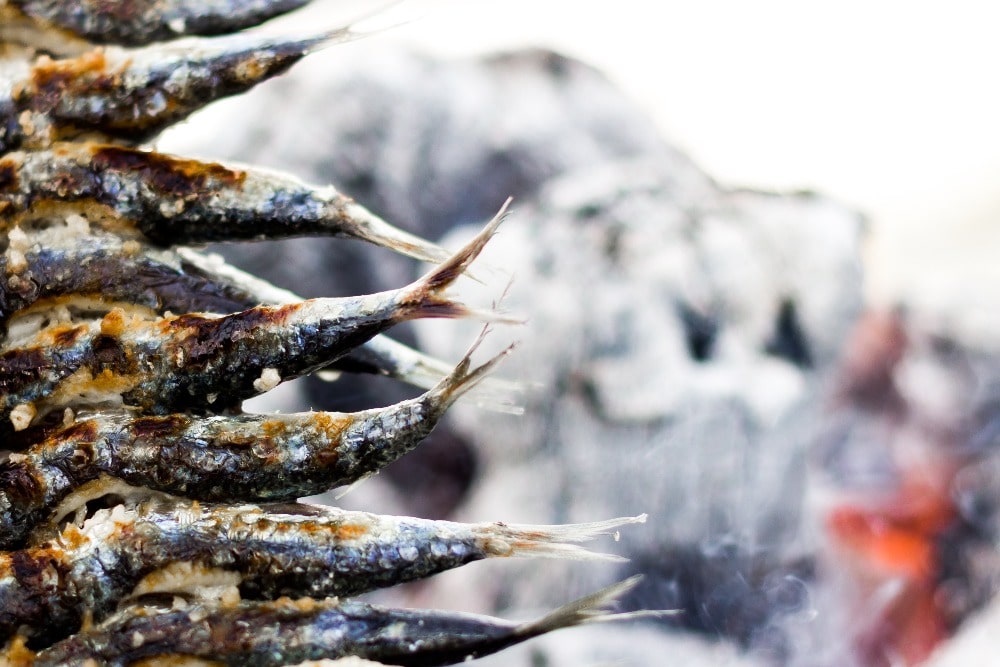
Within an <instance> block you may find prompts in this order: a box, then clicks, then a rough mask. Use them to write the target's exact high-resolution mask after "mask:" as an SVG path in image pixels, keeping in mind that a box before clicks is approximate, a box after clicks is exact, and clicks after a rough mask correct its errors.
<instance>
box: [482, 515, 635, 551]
mask: <svg viewBox="0 0 1000 667" xmlns="http://www.w3.org/2000/svg"><path fill="white" fill-rule="evenodd" d="M645 522H646V515H645V514H641V515H639V516H630V517H620V518H617V519H609V520H607V521H595V522H592V523H576V524H566V525H562V526H525V525H508V524H503V523H493V524H482V525H479V526H476V527H475V529H474V532H475V534H476V536H477V538H478V540H479V543H480V547H481V548H482V549H483V551H484V552H485V553H487V554H489V556H491V557H500V558H504V557H516V556H521V557H528V558H564V559H571V560H604V561H618V562H621V561H624V560H626V559H625V558H622V557H621V556H616V555H614V554H605V553H598V552H594V551H590V550H588V549H586V548H584V547H581V546H579V545H578V544H575V543H577V542H587V541H590V540H592V539H594V538H596V537H598V536H600V535H612V536H614V538H615V539H616V540H617V539H618V528H620V527H621V526H624V525H628V524H633V523H645Z"/></svg>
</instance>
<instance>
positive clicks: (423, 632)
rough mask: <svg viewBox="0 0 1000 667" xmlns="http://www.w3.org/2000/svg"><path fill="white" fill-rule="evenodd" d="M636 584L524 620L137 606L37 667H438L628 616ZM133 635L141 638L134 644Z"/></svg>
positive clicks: (292, 607) (337, 609) (301, 605)
mask: <svg viewBox="0 0 1000 667" xmlns="http://www.w3.org/2000/svg"><path fill="white" fill-rule="evenodd" d="M636 583H637V581H636V580H635V579H630V580H626V581H623V582H620V583H618V584H615V585H612V586H609V587H608V588H606V589H603V590H601V591H598V592H596V593H594V594H592V595H588V596H586V597H584V598H580V599H578V600H574V601H573V602H570V603H568V604H566V605H564V606H563V607H561V608H559V609H557V610H556V611H555V612H553V613H551V614H549V615H547V616H545V617H543V618H540V619H538V620H536V621H532V622H528V623H512V622H510V621H504V620H501V619H498V618H492V617H489V616H476V615H472V614H461V613H458V612H440V611H423V610H406V609H391V608H385V607H378V606H375V605H367V604H363V603H360V602H341V601H338V600H320V601H315V600H291V599H287V598H285V599H281V600H277V601H274V602H266V603H253V602H243V603H240V604H237V605H233V606H232V607H228V608H205V607H201V606H196V607H194V608H189V609H185V610H162V609H156V608H153V607H134V608H132V609H128V610H125V611H123V612H121V613H119V614H117V615H116V616H114V617H113V618H111V619H109V620H108V621H107V622H106V623H104V624H103V625H101V626H100V627H97V628H95V629H93V630H90V631H86V632H82V633H80V634H78V635H76V636H74V637H72V638H70V639H66V640H64V641H62V642H60V643H58V644H56V645H55V646H52V647H51V648H49V649H47V650H45V651H42V652H41V653H40V654H39V655H38V656H37V658H36V661H35V667H50V666H52V667H54V666H55V665H73V666H81V667H82V665H84V664H87V663H86V661H87V660H96V661H99V663H100V664H106V665H114V666H118V665H122V666H124V665H127V664H129V663H131V662H133V661H135V660H139V659H141V658H144V657H148V656H190V657H197V658H201V659H208V660H218V661H220V662H222V663H223V664H226V665H234V666H235V665H253V666H254V667H277V666H279V665H288V664H295V663H298V662H302V661H305V660H320V659H324V658H338V657H344V656H358V657H361V658H366V659H370V660H376V661H378V662H380V663H384V664H389V665H402V666H404V667H440V666H443V665H451V664H457V663H461V662H464V661H466V660H470V659H472V658H476V657H482V656H485V655H489V654H491V653H496V652H497V651H500V650H502V649H504V648H507V647H508V646H512V645H514V644H517V643H519V642H522V641H525V640H526V639H530V638H532V637H535V636H538V635H540V634H544V633H546V632H551V631H554V630H558V629H561V628H567V627H574V626H578V625H583V624H588V623H606V622H613V621H618V620H626V619H629V618H634V615H631V614H614V613H609V612H607V611H606V609H607V607H609V606H610V605H611V604H613V603H614V601H615V599H616V598H617V597H619V596H621V595H622V594H623V593H624V592H626V591H628V590H629V589H631V588H632V587H633V586H635V584H636ZM137 636H138V637H139V638H141V641H135V638H136V637H137Z"/></svg>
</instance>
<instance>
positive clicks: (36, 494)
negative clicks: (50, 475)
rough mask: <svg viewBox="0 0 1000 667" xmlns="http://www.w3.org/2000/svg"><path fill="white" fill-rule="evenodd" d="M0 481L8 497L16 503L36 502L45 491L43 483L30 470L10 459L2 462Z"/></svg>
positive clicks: (0, 465)
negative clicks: (11, 461) (13, 462)
mask: <svg viewBox="0 0 1000 667" xmlns="http://www.w3.org/2000/svg"><path fill="white" fill-rule="evenodd" d="M0 482H2V483H3V490H4V493H5V494H6V495H7V498H8V499H9V500H10V501H11V502H12V503H14V504H15V505H27V504H30V503H32V502H35V501H37V500H38V499H39V498H40V497H41V496H42V493H43V489H42V484H41V483H40V482H39V481H38V479H37V478H36V477H35V476H34V475H33V474H32V473H31V472H30V471H29V470H27V469H25V468H23V467H22V466H18V465H14V464H12V463H10V462H9V461H8V462H5V463H3V464H0Z"/></svg>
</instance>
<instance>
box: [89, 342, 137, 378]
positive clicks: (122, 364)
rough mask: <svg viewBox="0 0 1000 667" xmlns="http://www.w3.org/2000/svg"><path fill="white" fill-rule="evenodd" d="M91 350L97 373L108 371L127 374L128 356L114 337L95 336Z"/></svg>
mask: <svg viewBox="0 0 1000 667" xmlns="http://www.w3.org/2000/svg"><path fill="white" fill-rule="evenodd" d="M90 349H91V354H92V355H93V359H94V362H95V371H96V370H104V369H108V370H112V371H118V372H125V371H126V370H127V369H128V356H127V355H126V353H125V350H124V349H123V348H122V345H121V343H120V342H119V341H118V339H117V338H115V337H114V336H106V335H103V334H102V335H99V336H95V337H94V340H93V341H92V342H91V343H90ZM95 375H96V372H95Z"/></svg>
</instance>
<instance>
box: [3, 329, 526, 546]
mask: <svg viewBox="0 0 1000 667" xmlns="http://www.w3.org/2000/svg"><path fill="white" fill-rule="evenodd" d="M510 349H511V348H508V349H507V350H505V351H504V352H502V353H501V354H500V355H498V356H496V357H494V358H493V359H492V360H491V361H489V362H487V363H485V364H483V365H482V366H479V367H477V368H473V369H470V363H469V357H468V356H466V357H465V359H463V360H462V362H460V363H459V364H458V366H457V367H456V368H455V370H454V371H453V372H452V374H451V375H450V376H449V377H447V378H445V379H444V380H443V381H442V382H441V383H439V385H438V386H437V387H435V388H434V389H432V390H431V391H428V392H426V393H425V394H423V395H422V396H419V397H417V398H415V399H411V400H407V401H402V402H400V403H397V404H395V405H392V406H389V407H387V408H378V409H373V410H365V411H363V412H356V413H350V414H342V413H330V412H310V413H303V414H297V415H270V416H267V415H238V416H214V417H204V418H203V417H195V416H190V415H184V414H174V415H169V416H166V417H138V418H135V417H132V416H130V415H125V414H107V415H101V416H96V417H93V418H88V419H82V420H78V421H77V422H76V423H74V424H72V425H71V426H68V427H67V428H65V429H63V430H61V431H58V432H56V433H55V434H53V435H51V436H49V437H48V438H47V439H46V440H44V441H43V442H41V443H39V444H36V445H33V446H32V447H30V448H29V449H28V450H26V451H25V452H23V453H21V454H17V455H15V456H14V457H13V458H12V459H10V460H8V461H6V462H4V463H0V549H14V548H17V547H19V546H21V545H22V543H23V541H24V540H25V538H26V537H27V536H28V534H29V533H30V532H31V531H32V530H33V529H34V527H35V526H37V525H38V524H40V523H41V522H43V521H44V520H45V519H47V518H48V517H49V516H50V515H51V514H52V512H53V510H54V509H55V508H56V506H57V505H58V504H59V503H61V502H62V501H63V500H65V498H66V497H67V496H69V495H70V494H71V493H72V492H73V491H74V490H76V489H78V488H79V487H80V486H82V485H83V484H86V483H88V482H92V481H94V480H97V479H98V478H100V477H102V476H110V477H114V478H118V479H121V480H124V481H125V482H127V483H128V484H131V485H134V486H142V487H146V488H149V489H155V490H157V491H162V492H166V493H171V494H174V495H178V496H184V497H186V498H195V499H198V500H206V501H233V502H240V501H275V500H295V499H296V498H299V497H302V496H308V495H314V494H318V493H322V492H324V491H326V490H328V489H330V488H332V487H335V486H340V485H343V484H350V483H353V482H356V481H358V480H360V479H362V478H364V477H366V476H367V475H369V474H371V473H374V472H376V471H378V470H380V469H381V468H383V467H385V466H386V465H388V464H389V463H391V462H392V461H395V460H396V459H398V458H399V457H400V456H402V455H403V454H405V453H406V452H409V451H410V450H412V449H413V448H415V447H416V446H417V445H418V444H419V443H420V442H421V441H422V440H423V439H424V438H426V437H427V436H428V435H429V434H430V432H431V431H432V430H433V429H434V427H435V426H436V425H437V422H438V421H439V420H440V419H441V417H443V416H444V413H445V411H446V410H447V409H448V407H449V406H450V405H451V404H452V403H453V402H454V401H456V400H457V399H458V398H459V396H460V395H461V394H463V393H464V392H465V391H468V390H469V389H470V388H471V387H472V386H473V385H474V384H475V383H476V382H477V381H479V380H481V379H483V378H484V377H485V376H486V374H487V373H489V372H490V371H491V370H492V369H493V368H494V367H495V366H496V365H497V364H498V363H499V362H500V361H501V360H502V359H503V358H504V357H505V356H506V355H507V353H509V352H510ZM470 354H471V351H470Z"/></svg>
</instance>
